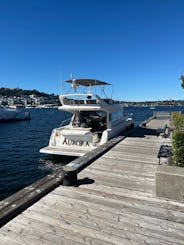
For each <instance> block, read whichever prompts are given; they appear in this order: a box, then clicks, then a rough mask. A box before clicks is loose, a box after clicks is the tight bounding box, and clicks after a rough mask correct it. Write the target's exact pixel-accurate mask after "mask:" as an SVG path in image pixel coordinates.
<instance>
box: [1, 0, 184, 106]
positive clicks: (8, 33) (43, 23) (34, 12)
mask: <svg viewBox="0 0 184 245" xmlns="http://www.w3.org/2000/svg"><path fill="white" fill-rule="evenodd" d="M183 13H184V1H183V0H0V87H9V88H15V87H19V88H23V89H37V90H39V91H43V92H47V93H55V94H59V93H61V92H62V89H61V83H60V73H61V79H62V80H67V79H69V78H70V73H71V72H73V74H74V77H76V78H83V77H88V78H96V79H99V80H103V81H107V82H110V83H112V84H113V85H114V94H113V97H115V98H116V99H120V100H128V101H145V100H164V99H184V90H183V89H182V88H181V81H180V80H178V78H179V76H180V75H181V73H182V72H184V16H183Z"/></svg>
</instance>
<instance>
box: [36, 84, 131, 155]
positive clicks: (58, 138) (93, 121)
mask: <svg viewBox="0 0 184 245" xmlns="http://www.w3.org/2000/svg"><path fill="white" fill-rule="evenodd" d="M66 82H68V83H71V85H72V87H73V88H74V91H75V93H72V94H64V95H60V96H59V99H60V102H61V104H62V106H60V107H59V109H60V110H63V111H68V112H71V113H72V114H73V116H72V118H71V119H70V120H69V121H68V122H67V123H66V124H65V126H63V125H62V126H61V127H59V128H56V129H53V131H52V134H51V136H50V141H49V145H48V146H46V147H44V148H42V149H40V152H41V153H48V154H56V155H70V156H82V155H84V154H86V153H87V152H89V151H91V150H93V149H94V148H96V147H98V146H99V145H102V144H104V143H106V142H107V141H108V140H110V139H112V138H113V137H116V136H118V135H120V134H121V132H122V131H124V130H126V129H128V128H131V127H133V126H134V122H133V118H132V116H125V114H124V111H123V106H122V105H121V104H120V103H119V102H118V101H114V100H112V99H108V98H106V99H102V98H101V97H100V96H98V95H97V94H94V93H92V87H94V86H100V85H101V86H103V87H104V86H105V85H110V84H108V83H106V82H102V81H99V80H95V79H74V80H69V81H66ZM79 86H83V88H84V87H86V88H87V92H86V93H84V92H82V93H77V92H76V90H77V88H78V87H79ZM82 91H84V90H82Z"/></svg>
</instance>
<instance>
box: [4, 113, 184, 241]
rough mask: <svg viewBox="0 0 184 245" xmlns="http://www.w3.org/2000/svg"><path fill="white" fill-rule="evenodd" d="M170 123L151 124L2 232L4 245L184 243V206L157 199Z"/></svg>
mask: <svg viewBox="0 0 184 245" xmlns="http://www.w3.org/2000/svg"><path fill="white" fill-rule="evenodd" d="M165 123H168V119H166V118H156V119H153V120H151V121H150V122H149V123H148V124H147V125H146V127H142V128H139V129H137V130H136V131H134V132H133V133H132V134H131V135H130V136H128V137H126V138H125V139H124V140H122V141H121V142H120V143H118V144H117V145H116V146H115V147H113V148H112V149H111V150H110V151H108V152H107V153H105V154H104V155H103V156H102V157H100V158H99V159H97V160H95V161H94V162H93V163H92V164H91V165H90V166H88V167H87V168H85V169H84V170H83V171H82V172H80V174H79V175H78V179H79V186H78V187H64V186H59V187H57V188H56V189H55V190H54V191H52V192H50V193H49V194H47V195H46V196H45V197H43V198H42V199H40V200H39V201H38V202H37V203H35V204H34V205H32V206H31V207H29V208H28V209H27V210H25V211H24V212H23V213H21V214H20V215H18V216H17V217H16V218H14V219H13V220H11V221H10V222H9V223H7V224H6V225H4V226H3V227H2V228H1V229H0V244H1V245H3V244H15V245H16V244H24V245H25V244H29V245H30V244H33V245H36V244H44V245H45V244H47V245H51V244H52V245H53V244H54V245H57V244H63V245H65V244H66V245H77V244H85V245H86V244H94V245H98V244H99V245H103V244H104V245H110V244H119V245H126V244H127V245H129V244H156V245H158V244H168V245H169V244H170V245H171V244H172V245H173V244H181V245H183V244H184V204H182V203H178V202H175V201H168V200H164V199H159V198H156V197H155V194H154V188H155V172H156V168H157V166H158V162H159V160H158V158H157V155H158V151H159V148H160V146H161V145H162V144H170V139H169V138H164V137H161V136H158V137H157V135H156V130H157V129H158V128H161V127H163V125H164V124H165Z"/></svg>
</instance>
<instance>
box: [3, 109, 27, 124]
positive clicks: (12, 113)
mask: <svg viewBox="0 0 184 245" xmlns="http://www.w3.org/2000/svg"><path fill="white" fill-rule="evenodd" d="M27 119H29V113H27V112H26V113H25V112H21V111H19V110H17V109H12V108H0V122H6V121H18V120H27Z"/></svg>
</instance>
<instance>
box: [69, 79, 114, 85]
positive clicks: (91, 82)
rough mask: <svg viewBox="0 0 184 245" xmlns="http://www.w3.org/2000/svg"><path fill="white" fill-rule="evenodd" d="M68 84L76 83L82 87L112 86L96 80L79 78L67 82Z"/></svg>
mask: <svg viewBox="0 0 184 245" xmlns="http://www.w3.org/2000/svg"><path fill="white" fill-rule="evenodd" d="M65 82H67V83H75V84H77V85H82V86H95V85H111V84H110V83H106V82H102V81H99V80H96V79H89V78H79V79H72V80H67V81H65Z"/></svg>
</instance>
